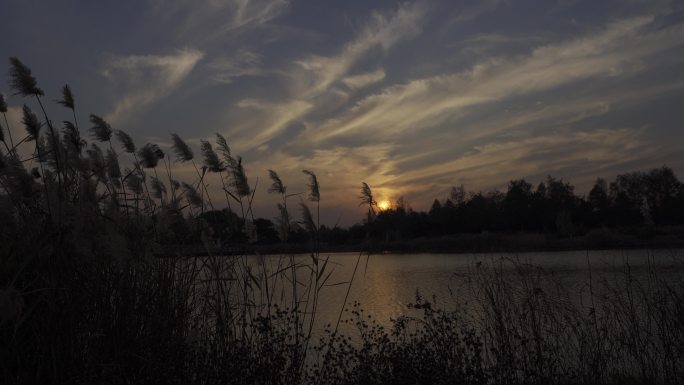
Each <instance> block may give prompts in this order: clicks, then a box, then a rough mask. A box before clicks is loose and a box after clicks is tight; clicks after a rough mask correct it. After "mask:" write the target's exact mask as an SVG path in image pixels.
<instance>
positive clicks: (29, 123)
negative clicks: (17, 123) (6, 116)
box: [21, 104, 42, 141]
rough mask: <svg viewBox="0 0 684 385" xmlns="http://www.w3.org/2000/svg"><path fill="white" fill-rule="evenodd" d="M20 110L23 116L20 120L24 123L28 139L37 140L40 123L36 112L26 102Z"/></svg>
mask: <svg viewBox="0 0 684 385" xmlns="http://www.w3.org/2000/svg"><path fill="white" fill-rule="evenodd" d="M22 112H23V114H24V116H23V118H22V119H21V122H22V123H23V124H24V127H26V132H27V133H28V136H29V137H28V140H29V141H34V140H38V137H39V136H40V127H41V126H42V124H41V123H40V122H39V121H38V117H37V116H36V114H34V113H33V111H31V109H30V108H29V107H28V106H27V105H26V104H24V107H22Z"/></svg>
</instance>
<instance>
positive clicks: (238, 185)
mask: <svg viewBox="0 0 684 385" xmlns="http://www.w3.org/2000/svg"><path fill="white" fill-rule="evenodd" d="M229 167H230V171H231V173H232V175H233V180H232V182H231V184H232V185H233V187H235V192H236V193H237V195H238V196H240V197H244V196H247V195H249V194H250V193H251V192H252V190H251V189H250V188H249V184H248V183H247V175H246V174H245V169H244V167H242V158H241V157H239V156H238V157H237V160H236V161H235V162H233V164H231V165H229Z"/></svg>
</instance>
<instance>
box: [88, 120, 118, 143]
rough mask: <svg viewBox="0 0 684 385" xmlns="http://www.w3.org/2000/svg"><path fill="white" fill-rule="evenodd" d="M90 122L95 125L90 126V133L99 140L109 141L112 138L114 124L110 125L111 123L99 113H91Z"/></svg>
mask: <svg viewBox="0 0 684 385" xmlns="http://www.w3.org/2000/svg"><path fill="white" fill-rule="evenodd" d="M90 123H92V124H93V126H92V127H91V128H90V134H91V136H92V137H93V138H94V139H96V140H99V141H100V142H108V141H110V140H111V139H112V132H113V130H112V126H110V125H109V123H107V122H106V121H105V120H104V119H102V118H101V117H99V116H97V115H94V114H91V115H90Z"/></svg>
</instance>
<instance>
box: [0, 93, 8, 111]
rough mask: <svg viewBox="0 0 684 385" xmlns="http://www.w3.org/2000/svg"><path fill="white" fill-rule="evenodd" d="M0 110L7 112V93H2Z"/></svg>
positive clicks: (0, 95)
mask: <svg viewBox="0 0 684 385" xmlns="http://www.w3.org/2000/svg"><path fill="white" fill-rule="evenodd" d="M0 112H2V113H3V114H4V113H5V112H7V102H6V101H5V95H3V94H0Z"/></svg>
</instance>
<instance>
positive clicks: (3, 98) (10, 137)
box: [0, 94, 14, 151]
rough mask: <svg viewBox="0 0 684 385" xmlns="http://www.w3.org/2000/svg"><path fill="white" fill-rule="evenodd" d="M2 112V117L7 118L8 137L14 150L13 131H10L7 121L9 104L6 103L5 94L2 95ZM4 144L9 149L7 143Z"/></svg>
mask: <svg viewBox="0 0 684 385" xmlns="http://www.w3.org/2000/svg"><path fill="white" fill-rule="evenodd" d="M0 112H2V116H3V117H4V118H5V126H7V135H8V136H9V140H10V147H11V148H12V149H14V140H12V130H11V129H10V126H9V122H8V121H7V102H6V101H5V95H3V94H0ZM3 139H4V138H3ZM3 143H5V147H7V143H6V142H5V141H4V140H3ZM8 151H9V148H8Z"/></svg>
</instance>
